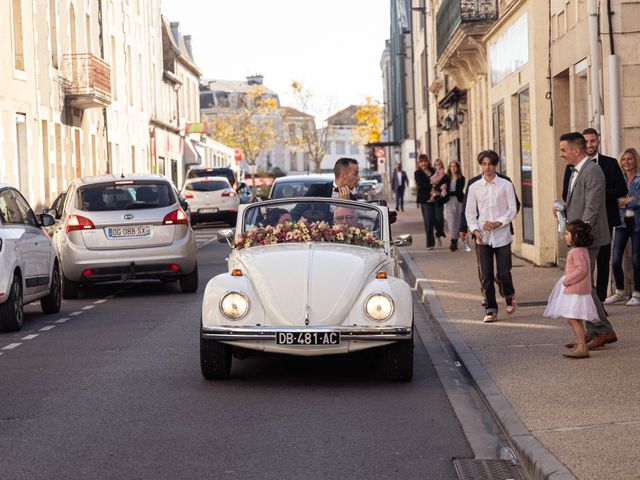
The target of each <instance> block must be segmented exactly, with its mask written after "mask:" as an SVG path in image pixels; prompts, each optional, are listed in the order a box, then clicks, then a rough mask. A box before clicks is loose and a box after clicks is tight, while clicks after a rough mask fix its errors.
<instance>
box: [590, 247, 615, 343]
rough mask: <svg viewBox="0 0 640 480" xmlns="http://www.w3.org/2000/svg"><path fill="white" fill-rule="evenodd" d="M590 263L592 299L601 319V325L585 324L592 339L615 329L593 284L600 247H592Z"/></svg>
mask: <svg viewBox="0 0 640 480" xmlns="http://www.w3.org/2000/svg"><path fill="white" fill-rule="evenodd" d="M588 250H589V263H590V268H591V273H592V275H591V287H592V288H591V297H592V298H593V301H594V302H595V304H596V310H597V311H598V318H599V319H600V323H599V324H593V323H591V322H585V324H586V327H587V328H586V330H587V335H589V336H591V337H595V336H596V335H600V334H603V333H609V332H611V331H613V327H612V326H611V322H609V319H608V318H607V313H606V312H605V310H604V307H603V306H602V302H601V301H600V299H599V298H598V292H597V291H596V287H595V286H594V284H593V270H594V268H595V266H596V259H597V258H598V252H599V251H600V247H590V248H589V249H588Z"/></svg>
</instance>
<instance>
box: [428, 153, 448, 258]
mask: <svg viewBox="0 0 640 480" xmlns="http://www.w3.org/2000/svg"><path fill="white" fill-rule="evenodd" d="M433 168H434V170H435V171H434V172H433V175H431V200H433V202H434V207H433V211H434V220H433V228H434V229H435V237H436V243H437V244H438V246H439V247H441V246H442V239H443V238H444V237H445V234H444V201H443V199H442V195H443V194H444V191H445V190H446V189H447V184H448V183H449V179H448V177H447V172H446V171H445V169H444V163H443V161H442V160H440V159H439V158H436V160H435V161H434V162H433Z"/></svg>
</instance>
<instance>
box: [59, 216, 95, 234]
mask: <svg viewBox="0 0 640 480" xmlns="http://www.w3.org/2000/svg"><path fill="white" fill-rule="evenodd" d="M94 228H96V226H95V225H94V224H93V222H92V221H91V220H89V219H88V218H85V217H82V216H80V215H71V216H70V217H69V221H68V222H67V226H66V228H65V231H66V232H67V233H69V232H73V231H74V230H93V229H94Z"/></svg>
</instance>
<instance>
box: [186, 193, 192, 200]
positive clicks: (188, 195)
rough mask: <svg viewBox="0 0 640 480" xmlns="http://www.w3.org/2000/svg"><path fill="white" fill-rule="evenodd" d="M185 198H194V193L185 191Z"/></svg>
mask: <svg viewBox="0 0 640 480" xmlns="http://www.w3.org/2000/svg"><path fill="white" fill-rule="evenodd" d="M184 198H186V199H189V198H193V195H192V194H190V193H185V194H184Z"/></svg>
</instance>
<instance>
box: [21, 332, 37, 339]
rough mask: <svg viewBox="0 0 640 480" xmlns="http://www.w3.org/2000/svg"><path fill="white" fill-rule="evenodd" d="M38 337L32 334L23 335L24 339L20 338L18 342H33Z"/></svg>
mask: <svg viewBox="0 0 640 480" xmlns="http://www.w3.org/2000/svg"><path fill="white" fill-rule="evenodd" d="M37 336H38V334H37V333H32V334H31V335H25V336H24V337H22V338H21V339H20V340H33V339H34V338H36V337H37Z"/></svg>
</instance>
